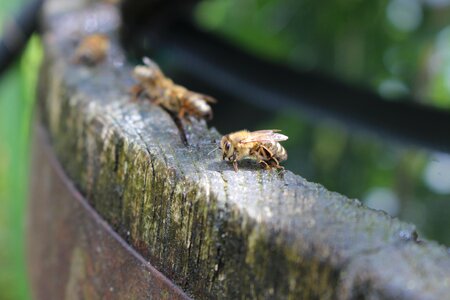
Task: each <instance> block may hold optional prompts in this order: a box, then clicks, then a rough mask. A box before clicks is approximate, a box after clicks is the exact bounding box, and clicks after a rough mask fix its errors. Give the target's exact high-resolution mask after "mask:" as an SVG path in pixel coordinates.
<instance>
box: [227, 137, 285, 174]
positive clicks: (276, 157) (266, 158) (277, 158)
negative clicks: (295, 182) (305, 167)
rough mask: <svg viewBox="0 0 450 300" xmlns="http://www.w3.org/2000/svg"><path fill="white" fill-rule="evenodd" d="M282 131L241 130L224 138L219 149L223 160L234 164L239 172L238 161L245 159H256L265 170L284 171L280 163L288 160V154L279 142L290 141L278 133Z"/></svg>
mask: <svg viewBox="0 0 450 300" xmlns="http://www.w3.org/2000/svg"><path fill="white" fill-rule="evenodd" d="M279 131H280V130H275V129H273V130H258V131H253V132H250V131H247V130H241V131H237V132H234V133H230V134H227V135H225V136H224V137H222V140H221V141H220V146H219V148H220V149H221V150H222V155H223V157H222V158H223V160H225V159H227V160H228V161H230V162H232V163H233V167H234V170H235V171H236V172H237V171H238V163H237V162H238V161H239V160H241V159H243V158H245V157H253V158H255V159H256V160H257V161H258V162H259V164H260V165H261V166H262V167H263V168H264V169H271V168H276V169H284V168H283V167H282V166H280V162H281V161H283V160H286V159H287V157H288V156H287V152H286V150H285V149H284V148H283V146H281V144H280V143H279V142H281V141H285V140H287V139H288V137H287V136H285V135H284V134H281V133H277V132H279Z"/></svg>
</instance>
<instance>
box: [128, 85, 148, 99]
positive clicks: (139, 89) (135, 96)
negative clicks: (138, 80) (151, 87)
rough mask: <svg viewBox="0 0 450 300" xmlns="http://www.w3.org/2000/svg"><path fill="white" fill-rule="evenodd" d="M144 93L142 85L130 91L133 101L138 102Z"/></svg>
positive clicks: (133, 87) (135, 86)
mask: <svg viewBox="0 0 450 300" xmlns="http://www.w3.org/2000/svg"><path fill="white" fill-rule="evenodd" d="M143 92H144V88H143V87H142V85H140V84H135V85H133V86H132V87H131V88H130V90H129V93H130V94H131V101H133V102H136V101H137V100H138V99H139V97H140V96H141V95H142V93H143Z"/></svg>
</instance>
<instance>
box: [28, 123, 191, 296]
mask: <svg viewBox="0 0 450 300" xmlns="http://www.w3.org/2000/svg"><path fill="white" fill-rule="evenodd" d="M37 126H38V128H37V130H36V134H37V135H38V138H40V139H41V142H42V146H43V148H44V150H45V153H46V155H47V156H48V158H49V161H50V164H51V167H52V168H53V169H54V170H55V171H56V173H57V174H58V175H59V176H60V179H61V181H62V182H63V183H64V186H65V187H66V188H67V190H68V191H69V192H70V193H71V194H72V196H73V197H74V198H75V199H76V200H77V201H78V202H79V203H80V204H81V206H82V207H83V208H84V209H85V210H86V212H87V213H88V215H89V216H91V217H92V219H93V220H94V221H95V222H96V223H97V224H99V225H100V226H101V227H102V228H103V229H104V230H105V232H107V233H108V234H109V235H110V236H111V237H112V238H113V239H114V240H115V241H117V242H118V243H119V244H120V245H121V246H122V247H123V248H125V250H126V251H127V252H128V253H129V254H130V255H132V256H133V257H134V258H135V259H137V260H138V261H139V262H141V263H142V266H143V267H144V268H147V269H148V271H149V272H150V273H151V274H152V275H153V276H155V278H157V279H158V280H160V281H161V282H163V283H164V284H166V285H167V286H168V288H170V289H172V290H173V292H174V293H175V294H177V295H178V296H180V298H183V299H192V298H191V297H189V296H188V295H187V294H186V293H185V292H184V291H183V290H182V289H181V288H180V287H179V286H177V285H176V284H174V283H173V282H172V281H171V280H170V279H169V278H167V277H166V276H164V275H163V274H162V273H161V272H159V271H158V270H157V269H156V268H155V267H153V266H152V265H151V263H150V262H149V261H147V260H146V259H145V258H144V257H142V256H141V255H140V254H139V253H138V252H137V251H136V250H135V249H134V248H133V247H131V246H130V245H129V244H128V243H127V242H126V241H124V240H123V239H122V238H121V237H120V236H119V235H118V234H117V233H116V232H115V231H114V230H113V229H112V228H111V226H109V224H108V223H107V222H106V221H105V220H104V219H103V218H102V217H101V216H100V215H99V214H98V213H97V212H96V211H95V209H94V208H93V207H92V206H91V205H90V204H89V202H88V201H87V199H86V198H85V197H84V196H83V195H82V194H81V193H80V191H79V190H78V189H77V188H76V186H75V185H74V184H73V182H72V181H71V180H70V178H69V177H68V176H67V174H66V172H65V171H64V168H63V167H62V165H61V164H60V163H59V161H58V158H57V157H56V155H55V152H54V151H53V148H52V146H51V142H50V138H49V135H48V132H47V130H46V129H45V128H44V127H43V126H42V124H38V125H37Z"/></svg>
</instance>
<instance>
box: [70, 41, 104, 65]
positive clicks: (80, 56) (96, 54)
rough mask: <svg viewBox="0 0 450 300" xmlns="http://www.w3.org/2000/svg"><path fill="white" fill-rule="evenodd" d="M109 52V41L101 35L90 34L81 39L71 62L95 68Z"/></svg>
mask: <svg viewBox="0 0 450 300" xmlns="http://www.w3.org/2000/svg"><path fill="white" fill-rule="evenodd" d="M108 50H109V39H108V37H107V36H106V35H103V34H91V35H88V36H86V37H85V38H83V39H82V40H81V42H80V44H79V45H78V48H77V49H76V50H75V55H74V58H73V62H74V63H76V64H84V65H87V66H91V67H92V66H95V65H97V64H98V63H100V62H102V61H103V60H104V59H105V58H106V55H107V53H108Z"/></svg>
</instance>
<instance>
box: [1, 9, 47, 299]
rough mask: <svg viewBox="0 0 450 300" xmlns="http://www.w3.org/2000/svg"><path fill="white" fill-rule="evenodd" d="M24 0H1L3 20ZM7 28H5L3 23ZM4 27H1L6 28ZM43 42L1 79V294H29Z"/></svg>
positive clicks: (36, 43)
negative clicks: (31, 180) (31, 177)
mask: <svg viewBox="0 0 450 300" xmlns="http://www.w3.org/2000/svg"><path fill="white" fill-rule="evenodd" d="M21 2H22V1H2V2H1V3H0V23H2V21H5V20H6V18H7V17H8V13H10V12H11V11H12V10H13V9H15V8H17V6H18V5H20V3H21ZM0 29H1V28H0ZM0 31H1V30H0ZM41 56H42V50H41V45H40V41H39V39H38V38H37V37H33V38H32V39H31V41H30V42H29V44H28V46H27V48H26V51H25V52H24V54H23V55H22V58H21V59H20V60H19V61H18V62H17V63H14V64H13V65H12V67H11V68H10V70H8V72H7V73H5V74H3V76H2V77H1V78H0V299H2V300H9V299H29V298H30V293H29V287H28V279H27V272H26V259H25V211H26V199H27V192H28V168H29V144H30V129H31V121H32V114H33V105H34V99H35V91H36V81H37V75H38V73H37V70H38V66H39V64H40V61H41Z"/></svg>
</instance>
